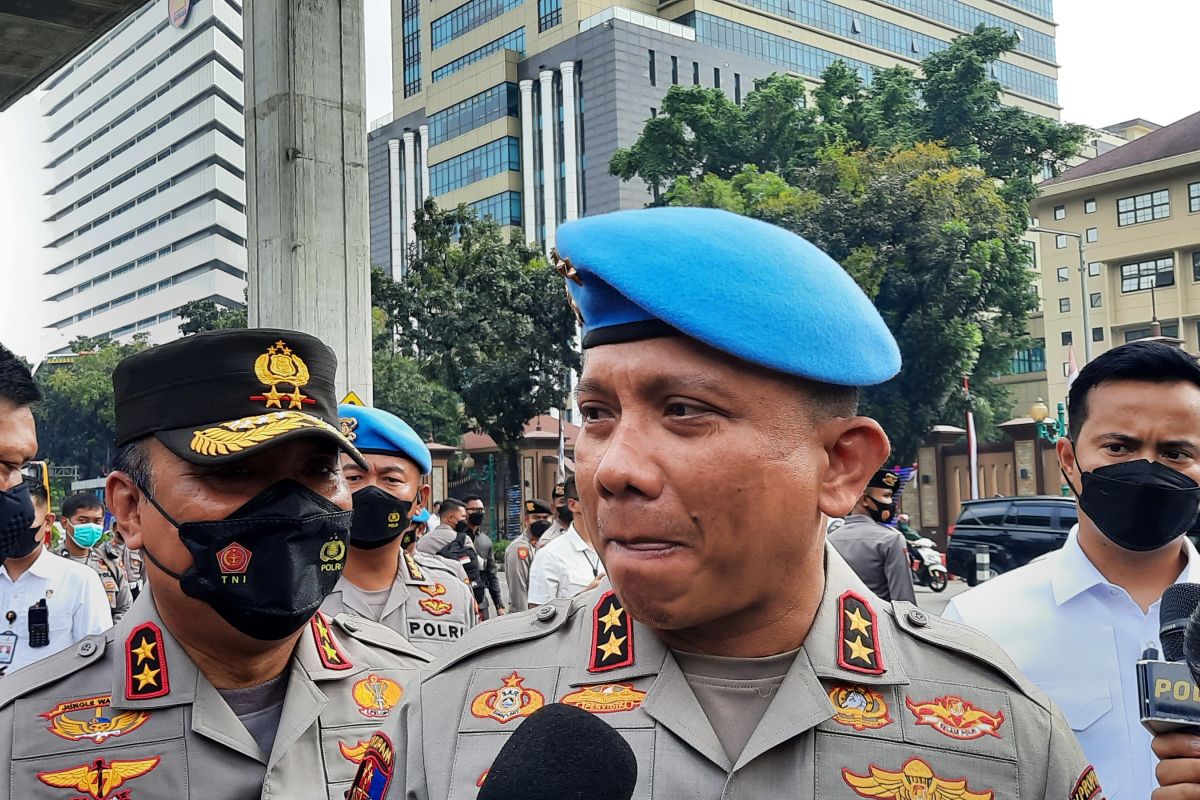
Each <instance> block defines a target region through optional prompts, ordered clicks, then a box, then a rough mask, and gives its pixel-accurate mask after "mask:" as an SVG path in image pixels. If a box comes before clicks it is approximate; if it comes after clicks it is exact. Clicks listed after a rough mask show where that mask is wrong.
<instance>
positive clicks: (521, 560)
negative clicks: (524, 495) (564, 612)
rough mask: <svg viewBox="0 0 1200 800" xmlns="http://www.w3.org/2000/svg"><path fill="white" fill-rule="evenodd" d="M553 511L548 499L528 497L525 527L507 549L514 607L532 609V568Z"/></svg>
mask: <svg viewBox="0 0 1200 800" xmlns="http://www.w3.org/2000/svg"><path fill="white" fill-rule="evenodd" d="M552 516H553V512H552V510H551V508H550V506H549V504H548V503H546V501H545V500H538V499H536V498H535V499H533V500H526V501H525V530H523V531H521V535H520V536H518V537H517V538H516V539H513V540H512V541H511V542H509V543H508V549H507V550H505V551H504V579H505V580H506V581H508V605H509V608H511V609H512V610H513V611H527V610H528V609H529V569H530V567H531V566H532V565H533V556H534V553H536V552H537V548H538V542H539V541H541V538H542V536H543V535H544V534H545V533H546V531H547V530H549V529H550V518H551V517H552Z"/></svg>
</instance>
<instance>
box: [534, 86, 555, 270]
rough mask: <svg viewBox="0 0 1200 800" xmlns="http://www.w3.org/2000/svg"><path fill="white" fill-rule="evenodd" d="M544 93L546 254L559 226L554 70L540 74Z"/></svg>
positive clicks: (543, 145) (543, 191)
mask: <svg viewBox="0 0 1200 800" xmlns="http://www.w3.org/2000/svg"><path fill="white" fill-rule="evenodd" d="M538 79H539V80H540V81H541V84H542V86H541V93H542V200H543V203H542V209H543V212H542V213H544V214H545V215H546V242H545V244H546V252H547V253H549V252H550V251H551V250H553V249H554V229H555V227H556V226H557V224H558V198H557V190H558V168H557V164H556V160H555V158H554V156H555V155H556V154H557V153H556V150H555V148H554V129H555V128H557V127H558V125H557V122H558V115H557V114H556V113H555V108H554V70H551V69H546V70H542V71H541V72H540V73H538Z"/></svg>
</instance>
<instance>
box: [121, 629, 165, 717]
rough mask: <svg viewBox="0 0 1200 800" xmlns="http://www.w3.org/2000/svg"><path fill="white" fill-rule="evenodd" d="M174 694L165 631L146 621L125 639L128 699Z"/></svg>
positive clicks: (148, 698)
mask: <svg viewBox="0 0 1200 800" xmlns="http://www.w3.org/2000/svg"><path fill="white" fill-rule="evenodd" d="M170 693H171V684H170V681H169V680H168V679H167V656H166V653H164V652H163V636H162V631H161V630H159V629H158V626H157V625H155V624H154V623H153V622H143V623H142V624H141V625H138V626H137V627H136V628H134V629H133V630H132V631H130V632H129V638H127V639H126V640H125V699H126V700H153V699H154V698H156V697H165V696H166V695H168V694H170Z"/></svg>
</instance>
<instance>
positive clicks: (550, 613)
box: [537, 606, 558, 622]
mask: <svg viewBox="0 0 1200 800" xmlns="http://www.w3.org/2000/svg"><path fill="white" fill-rule="evenodd" d="M557 613H558V609H556V608H555V607H554V606H542V607H541V608H539V609H538V610H537V619H538V622H549V621H550V620H552V619H554V615H555V614H557Z"/></svg>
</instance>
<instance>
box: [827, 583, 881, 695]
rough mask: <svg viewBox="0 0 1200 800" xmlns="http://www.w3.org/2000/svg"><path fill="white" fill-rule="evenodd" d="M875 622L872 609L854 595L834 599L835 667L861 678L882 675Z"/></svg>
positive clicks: (877, 621)
mask: <svg viewBox="0 0 1200 800" xmlns="http://www.w3.org/2000/svg"><path fill="white" fill-rule="evenodd" d="M878 623H879V620H878V618H877V617H876V616H875V609H873V608H871V604H870V603H868V602H867V601H866V600H865V599H864V598H863V597H861V596H860V595H858V594H857V593H855V592H845V593H843V594H842V596H841V597H839V598H838V643H837V648H838V656H837V663H838V666H839V667H841V668H842V669H844V670H849V671H850V672H861V673H863V674H864V675H882V674H883V673H885V672H887V670H886V669H885V668H884V666H883V654H882V653H880V652H879V635H878V627H879V625H878Z"/></svg>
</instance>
